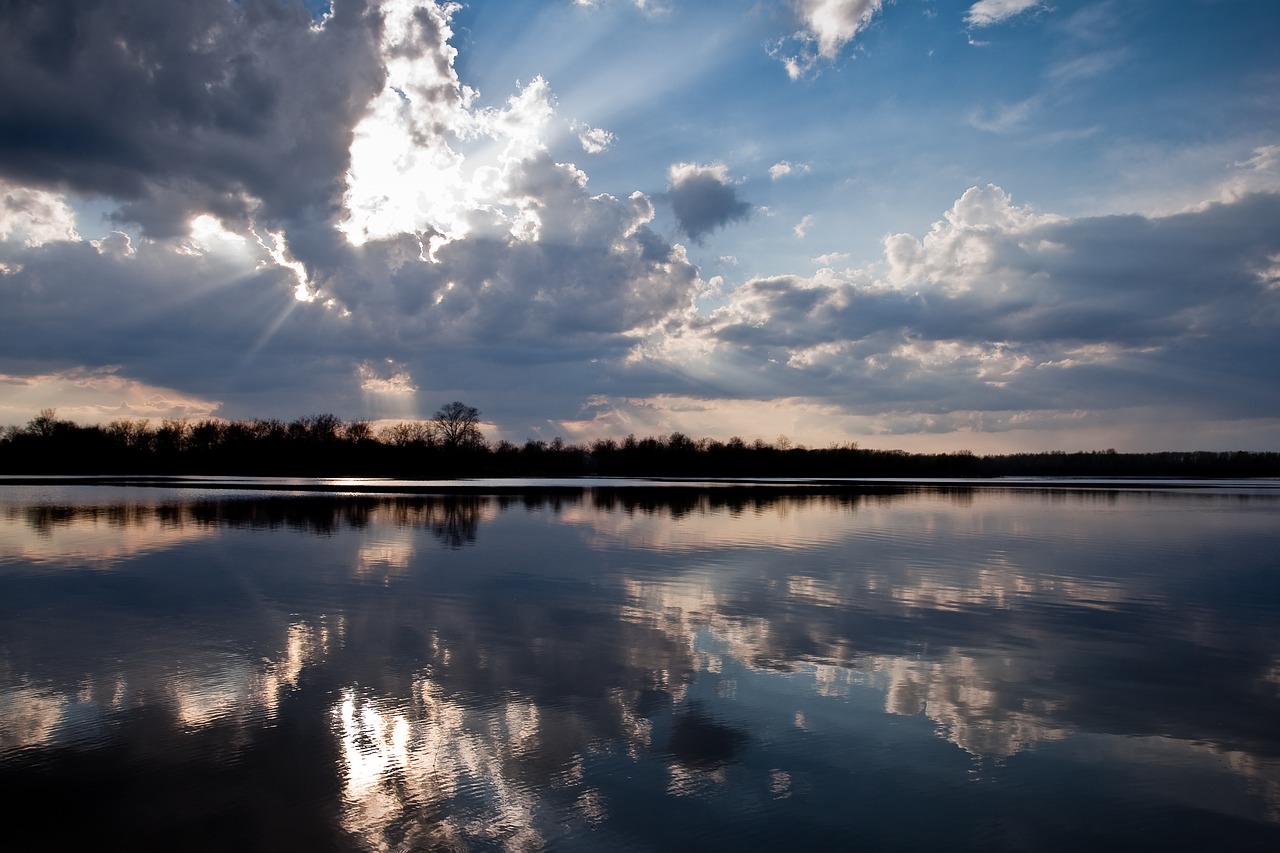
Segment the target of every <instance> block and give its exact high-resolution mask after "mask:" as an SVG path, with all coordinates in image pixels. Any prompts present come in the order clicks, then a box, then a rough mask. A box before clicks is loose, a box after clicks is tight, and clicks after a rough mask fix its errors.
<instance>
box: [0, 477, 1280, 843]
mask: <svg viewBox="0 0 1280 853" xmlns="http://www.w3.org/2000/svg"><path fill="white" fill-rule="evenodd" d="M104 494H109V492H103V491H96V492H95V491H94V490H92V489H81V490H78V491H77V490H73V489H68V490H66V493H65V494H62V495H56V496H54V497H55V498H56V500H49V499H43V500H41V501H34V502H33V501H30V500H24V499H23V496H22V494H21V492H20V490H17V489H13V490H9V491H8V492H6V494H5V495H4V497H3V505H0V519H2V521H0V787H2V788H3V792H4V794H5V796H8V797H11V798H12V801H13V802H14V803H15V805H16V806H17V807H18V808H17V811H18V813H22V808H23V807H24V804H26V805H30V806H32V807H33V808H34V804H35V803H36V802H37V801H38V799H39V798H49V797H54V798H61V799H56V801H63V802H68V801H73V800H74V798H75V797H85V796H89V795H90V794H91V795H92V796H93V797H96V798H97V799H98V800H99V801H100V805H101V814H100V815H99V817H100V818H101V821H102V823H101V824H100V825H99V826H97V828H96V829H95V832H100V831H101V830H102V828H103V827H104V826H105V827H106V828H107V829H111V828H114V829H116V830H119V831H134V830H135V829H136V826H135V824H139V823H141V822H143V821H144V820H145V821H149V822H150V823H151V825H152V828H151V829H150V830H148V831H149V832H154V833H159V834H160V836H163V834H164V833H169V836H168V837H169V838H170V839H172V838H175V837H177V836H178V835H184V836H191V837H204V836H202V835H200V833H202V832H204V831H205V830H206V829H207V827H208V826H209V825H210V824H211V823H218V824H219V826H220V827H221V828H220V830H219V833H220V834H219V835H217V836H216V838H217V839H218V840H219V842H230V841H234V842H235V843H236V844H238V845H239V846H244V847H248V848H251V849H254V848H265V847H268V846H272V845H273V844H274V845H275V846H296V844H294V843H292V841H294V840H296V838H304V837H305V838H309V839H310V840H311V841H312V842H313V843H314V844H315V845H316V846H322V847H327V848H351V849H406V850H407V849H423V848H426V849H513V850H516V849H520V850H524V849H544V848H547V847H556V846H566V847H578V846H587V847H615V846H623V847H632V848H635V849H664V848H669V847H671V846H693V845H695V844H696V845H701V846H704V847H711V848H719V847H726V848H727V847H729V846H735V845H736V846H743V845H745V846H756V847H763V846H770V845H776V844H780V843H791V844H795V843H802V844H806V845H823V844H831V843H836V842H837V841H841V842H842V843H841V846H844V845H845V844H846V843H850V840H851V839H852V840H853V841H857V842H859V843H864V844H871V845H875V844H887V843H893V844H896V845H898V846H902V847H913V846H937V845H939V844H942V843H945V844H947V845H948V846H950V847H955V848H958V849H1027V848H1030V847H1035V848H1037V849H1055V848H1056V849H1070V848H1071V847H1073V846H1076V845H1077V844H1078V842H1079V841H1080V840H1081V839H1082V838H1091V837H1093V838H1099V837H1105V838H1108V839H1114V838H1123V839H1128V840H1129V841H1130V842H1132V843H1134V844H1136V846H1138V847H1143V846H1146V847H1155V846H1158V843H1165V844H1168V843H1170V842H1171V841H1172V842H1176V843H1178V844H1179V845H1182V844H1184V843H1190V842H1191V841H1194V840H1195V839H1197V838H1200V839H1205V840H1211V841H1214V843H1215V844H1219V842H1222V841H1223V839H1227V840H1229V841H1230V842H1231V843H1232V844H1234V845H1236V846H1237V847H1240V848H1248V847H1250V846H1251V845H1254V846H1257V847H1258V848H1259V849H1262V847H1263V845H1264V844H1266V845H1272V844H1274V843H1275V842H1276V841H1277V840H1280V835H1278V834H1277V833H1278V832H1280V737H1277V735H1276V732H1275V730H1274V720H1275V719H1276V712H1277V711H1280V627H1278V626H1280V620H1277V616H1280V581H1278V580H1277V578H1276V576H1275V571H1274V569H1275V566H1274V560H1273V557H1271V556H1270V555H1272V554H1274V553H1276V546H1277V545H1278V544H1280V525H1278V524H1277V523H1276V522H1277V521H1278V520H1280V500H1277V499H1275V498H1271V497H1267V496H1253V497H1251V498H1250V499H1249V500H1246V501H1240V500H1236V499H1235V498H1232V497H1229V496H1222V495H1214V496H1206V495H1194V494H1176V493H1162V492H1154V491H1153V492H1149V493H1144V492H1138V493H1129V494H1120V493H1114V492H1111V493H1106V494H1093V493H1070V492H1061V491H1043V492H1026V491H1023V492H1014V491H1010V492H999V491H994V490H983V491H973V490H969V491H957V490H936V491H928V490H924V491H920V490H911V491H908V490H882V491H877V492H874V493H858V492H852V491H851V492H846V493H839V494H821V493H808V494H785V493H770V492H766V491H759V490H757V491H754V492H750V493H736V494H735V493H733V492H732V491H730V490H725V491H723V492H715V491H712V492H695V491H684V490H679V491H675V492H672V493H671V495H670V498H669V499H663V496H662V494H661V493H660V492H657V491H655V490H645V491H636V492H634V493H627V492H626V491H625V490H615V491H608V490H599V491H597V492H590V491H588V492H582V493H572V492H570V493H558V494H556V495H502V496H484V495H469V496H451V497H440V498H432V497H414V498H390V497H388V498H342V499H335V498H324V497H317V496H311V497H306V498H301V499H294V498H279V497H277V498H272V499H268V500H261V499H249V498H240V499H217V500H215V499H201V498H192V499H177V498H166V496H165V493H163V492H158V493H156V495H155V496H152V497H151V498H150V499H149V500H148V499H144V498H138V497H136V496H135V497H131V498H130V500H129V501H128V502H124V503H119V502H111V501H106V500H104V499H103V497H102V496H103V495H104ZM104 568H105V569H109V571H104V570H103V569H104ZM303 772H305V773H306V774H308V781H307V783H306V784H300V783H299V781H298V779H297V778H295V777H296V776H297V774H299V773H303ZM107 778H110V779H116V780H124V781H123V782H119V783H118V784H117V785H116V786H105V785H102V786H98V787H94V781H93V780H102V779H107ZM264 779H267V780H270V779H274V780H276V781H277V784H278V788H276V789H274V790H272V791H270V792H269V793H264V791H263V790H262V786H263V784H265V783H264V782H263V781H261V780H264ZM140 795H141V796H145V797H150V798H153V799H154V800H155V801H156V802H158V803H160V804H161V805H163V806H164V808H162V809H159V810H157V809H154V808H151V807H150V806H148V807H146V808H145V809H144V808H143V807H142V806H141V805H138V804H137V801H136V797H137V796H140ZM68 798H71V799H68ZM921 801H927V802H929V803H930V804H931V808H933V809H935V810H936V820H937V821H940V822H942V824H938V823H936V822H935V823H934V825H933V829H932V830H930V828H929V826H928V825H927V824H928V822H924V823H921V822H920V821H918V820H913V819H912V816H911V815H912V812H913V810H914V809H915V807H916V805H917V804H918V803H919V802H921ZM850 802H858V803H861V804H863V805H864V807H865V808H863V809H862V810H860V811H859V812H858V813H857V815H855V814H854V813H852V812H851V811H850V810H849V807H848V804H849V803H850ZM131 803H133V805H131ZM1086 807H1087V808H1088V809H1089V810H1090V813H1091V814H1094V815H1095V816H1096V817H1095V820H1094V822H1093V823H1091V824H1089V825H1079V824H1077V823H1076V822H1075V821H1074V820H1073V819H1072V818H1071V817H1070V814H1069V812H1070V810H1072V809H1077V808H1086ZM157 811H158V813H159V814H162V815H163V817H161V818H156V817H155V814H156V813H157ZM654 814H664V815H667V816H668V818H667V819H666V820H664V821H654V820H653V818H652V815H654ZM1010 815H1017V817H1016V818H1014V817H1010ZM304 819H305V820H307V821H308V823H307V827H308V828H306V829H303V828H302V827H301V824H300V821H302V820H304ZM157 821H158V823H157ZM1010 821H1013V823H1010ZM943 825H945V828H943ZM1066 825H1070V830H1071V831H1069V832H1068V831H1065V830H1064V826H1066ZM1153 827H1154V829H1153ZM71 832H72V834H73V835H74V830H71ZM85 832H86V836H85V839H81V840H87V839H88V837H89V836H88V832H89V831H88V830H85ZM295 833H303V835H296V836H295ZM308 833H309V834H308ZM931 833H932V834H931ZM160 836H157V837H160ZM99 837H100V836H99ZM282 838H283V839H288V840H289V843H285V844H283V845H282V844H281V843H280V839H282ZM76 840H77V839H75V838H73V837H71V836H67V837H65V838H63V839H61V841H65V842H66V845H65V846H72V845H71V842H72V841H76ZM202 843H208V844H210V846H212V842H202ZM53 846H61V845H60V844H58V843H55V844H53ZM184 846H190V845H184ZM196 846H199V845H198V844H197V845H196ZM1219 846H1220V844H1219Z"/></svg>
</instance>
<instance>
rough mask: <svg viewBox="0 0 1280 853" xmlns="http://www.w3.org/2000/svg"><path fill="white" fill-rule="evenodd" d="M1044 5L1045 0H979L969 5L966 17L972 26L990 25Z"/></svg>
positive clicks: (966, 20) (1000, 22)
mask: <svg viewBox="0 0 1280 853" xmlns="http://www.w3.org/2000/svg"><path fill="white" fill-rule="evenodd" d="M1044 5H1045V3H1044V0H978V2H977V3H974V4H973V5H972V6H970V7H969V11H968V13H966V14H965V16H964V19H965V22H966V23H968V24H969V25H970V26H974V27H990V26H992V25H994V24H1002V23H1004V22H1005V21H1007V20H1009V19H1010V18H1013V17H1016V16H1018V15H1021V14H1023V13H1025V12H1029V11H1031V10H1033V9H1037V8H1044Z"/></svg>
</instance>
